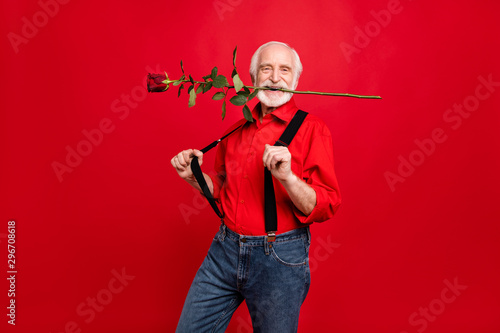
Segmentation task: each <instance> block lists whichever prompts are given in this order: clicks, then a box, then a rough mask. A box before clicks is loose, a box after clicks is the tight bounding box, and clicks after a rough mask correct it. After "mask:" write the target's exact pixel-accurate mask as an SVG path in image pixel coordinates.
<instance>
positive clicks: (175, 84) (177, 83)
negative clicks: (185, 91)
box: [172, 80, 182, 86]
mask: <svg viewBox="0 0 500 333" xmlns="http://www.w3.org/2000/svg"><path fill="white" fill-rule="evenodd" d="M181 83H182V81H181V80H178V81H175V82H174V83H172V84H173V85H174V86H178V85H179V84H181Z"/></svg>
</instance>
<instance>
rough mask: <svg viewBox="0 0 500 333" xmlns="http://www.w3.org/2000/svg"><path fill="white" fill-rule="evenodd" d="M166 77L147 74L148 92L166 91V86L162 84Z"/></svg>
mask: <svg viewBox="0 0 500 333" xmlns="http://www.w3.org/2000/svg"><path fill="white" fill-rule="evenodd" d="M166 79H167V77H166V76H165V74H151V73H148V80H147V83H148V92H163V91H165V90H167V89H168V85H167V84H165V83H163V82H162V81H165V80H166Z"/></svg>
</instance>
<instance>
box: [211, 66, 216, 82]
mask: <svg viewBox="0 0 500 333" xmlns="http://www.w3.org/2000/svg"><path fill="white" fill-rule="evenodd" d="M210 77H211V78H212V80H214V81H215V78H216V77H217V67H214V68H212V73H211V74H210Z"/></svg>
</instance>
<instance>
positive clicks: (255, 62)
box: [250, 41, 302, 89]
mask: <svg viewBox="0 0 500 333" xmlns="http://www.w3.org/2000/svg"><path fill="white" fill-rule="evenodd" d="M270 45H281V46H284V47H286V48H288V49H289V50H290V51H292V61H293V64H292V65H293V72H294V79H293V87H291V88H292V89H295V87H297V83H298V82H299V77H300V74H302V63H301V62H300V57H299V54H298V53H297V51H295V49H294V48H292V47H290V46H289V45H288V44H285V43H282V42H274V41H273V42H267V43H265V44H263V45H261V46H260V47H259V48H258V49H257V51H255V53H254V54H253V56H252V60H251V61H250V77H251V78H252V82H253V84H254V85H255V82H257V71H258V70H259V65H260V64H259V58H260V54H261V53H262V50H264V49H265V48H266V47H268V46H270Z"/></svg>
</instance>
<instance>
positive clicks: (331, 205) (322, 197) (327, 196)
mask: <svg viewBox="0 0 500 333" xmlns="http://www.w3.org/2000/svg"><path fill="white" fill-rule="evenodd" d="M309 186H311V187H312V189H313V190H314V191H315V192H316V206H314V208H313V210H312V212H311V214H309V215H305V214H304V213H302V212H301V211H300V210H299V209H298V208H297V207H295V206H294V213H295V216H296V217H297V218H298V219H299V222H300V223H304V224H311V223H313V222H324V221H326V220H328V219H331V218H332V217H333V215H334V214H335V212H336V211H337V209H338V207H339V205H340V197H339V195H338V194H337V192H336V191H334V190H332V191H328V190H327V189H325V188H323V187H320V186H314V185H309Z"/></svg>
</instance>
